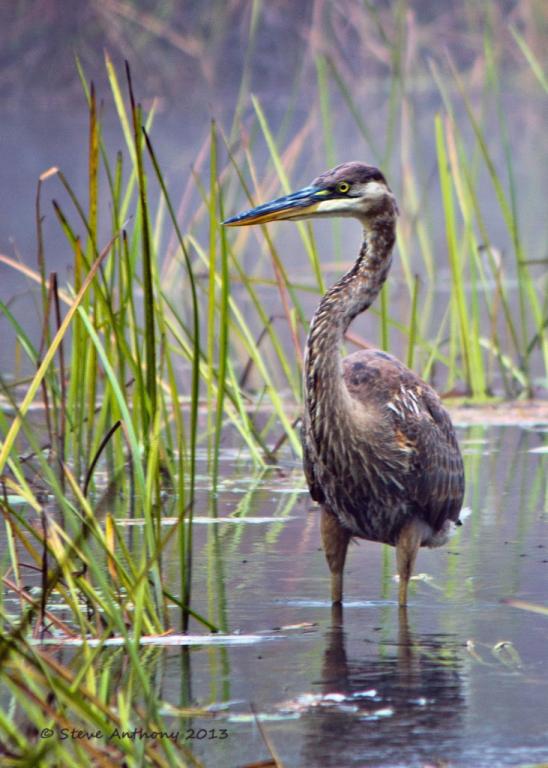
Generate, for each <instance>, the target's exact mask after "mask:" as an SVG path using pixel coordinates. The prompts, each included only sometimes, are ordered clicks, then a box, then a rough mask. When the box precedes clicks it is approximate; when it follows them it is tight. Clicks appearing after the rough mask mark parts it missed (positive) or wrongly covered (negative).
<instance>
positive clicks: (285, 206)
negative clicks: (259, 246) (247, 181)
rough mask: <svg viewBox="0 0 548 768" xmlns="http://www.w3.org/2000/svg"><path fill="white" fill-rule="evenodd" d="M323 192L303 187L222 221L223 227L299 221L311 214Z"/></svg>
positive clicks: (318, 189) (317, 188)
mask: <svg viewBox="0 0 548 768" xmlns="http://www.w3.org/2000/svg"><path fill="white" fill-rule="evenodd" d="M324 195H325V191H324V190H322V189H321V188H320V187H304V189H299V190H298V191H297V192H292V193H291V194H290V195H284V196H283V197H278V198H276V200H271V201H270V202H269V203H263V204H262V205H258V206H257V207H256V208H252V209H251V210H250V211H244V212H243V213H239V214H238V215H237V216H233V217H232V218H230V219H227V220H226V221H223V225H224V226H225V227H247V226H249V225H251V224H266V223H267V222H268V221H280V220H284V219H301V218H306V216H308V215H310V214H313V213H314V212H315V211H316V210H317V207H318V203H319V202H320V200H322V199H324Z"/></svg>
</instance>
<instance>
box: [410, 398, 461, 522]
mask: <svg viewBox="0 0 548 768" xmlns="http://www.w3.org/2000/svg"><path fill="white" fill-rule="evenodd" d="M417 400H418V402H419V411H420V414H421V415H420V417H419V420H417V425H416V428H415V429H413V425H411V429H412V431H413V433H414V436H415V446H416V451H415V455H414V457H413V459H414V460H413V461H412V470H411V471H412V478H413V479H414V482H413V483H412V484H411V494H412V496H413V497H414V501H415V504H416V505H417V507H419V508H420V509H421V510H423V511H424V514H425V517H426V520H427V522H428V523H429V524H430V525H431V526H432V528H433V529H434V530H435V531H436V530H439V529H440V528H441V527H442V525H443V523H444V522H445V521H446V520H453V521H454V522H456V521H457V520H458V517H459V512H460V509H461V507H462V501H463V497H464V467H463V463H462V456H461V453H460V449H459V446H458V443H457V438H456V435H455V430H454V429H453V425H452V423H451V419H450V418H449V414H448V413H447V411H446V410H445V408H444V407H443V405H442V403H441V400H440V398H439V396H438V395H437V394H436V392H434V390H433V389H431V388H430V387H429V386H428V385H426V384H424V383H421V386H420V395H419V396H418V397H417ZM410 421H411V419H410Z"/></svg>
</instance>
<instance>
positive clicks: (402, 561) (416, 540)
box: [396, 519, 423, 607]
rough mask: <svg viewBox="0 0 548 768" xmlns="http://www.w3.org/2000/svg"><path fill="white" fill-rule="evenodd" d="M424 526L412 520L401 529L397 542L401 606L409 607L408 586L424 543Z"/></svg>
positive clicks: (399, 600)
mask: <svg viewBox="0 0 548 768" xmlns="http://www.w3.org/2000/svg"><path fill="white" fill-rule="evenodd" d="M422 533H423V526H422V524H421V522H420V521H419V520H415V519H413V520H410V522H409V523H407V525H404V527H403V528H402V529H401V531H400V534H399V536H398V540H397V542H396V562H397V565H398V574H399V577H400V589H399V599H398V602H399V605H400V607H404V606H406V605H407V586H408V584H409V579H410V578H411V574H412V573H413V566H414V565H415V559H416V557H417V552H418V551H419V547H420V545H421V541H422Z"/></svg>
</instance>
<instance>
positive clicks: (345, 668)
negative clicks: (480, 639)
mask: <svg viewBox="0 0 548 768" xmlns="http://www.w3.org/2000/svg"><path fill="white" fill-rule="evenodd" d="M353 626H354V627H355V625H353ZM325 640H326V642H325V650H324V657H323V666H322V679H321V690H322V693H323V703H324V705H323V706H319V707H315V708H314V709H313V710H311V711H310V713H309V714H308V715H307V717H306V721H307V723H306V726H305V728H306V731H307V735H306V738H305V744H304V754H305V756H306V759H305V760H304V761H303V764H306V765H322V766H334V767H335V766H341V765H352V764H359V765H361V766H362V765H379V764H381V763H382V764H387V763H388V764H390V765H400V764H401V765H406V766H409V765H413V764H415V762H416V761H417V760H421V761H428V762H429V763H432V762H434V763H437V762H438V760H440V759H441V758H442V757H443V758H445V759H447V757H448V752H449V751H450V753H451V754H454V752H455V750H456V749H458V744H457V742H458V740H459V733H460V732H461V727H462V722H463V717H464V709H465V694H464V691H463V689H464V677H463V671H462V660H461V657H460V648H459V643H458V642H457V638H456V637H454V636H450V635H440V634H437V635H428V634H424V635H418V634H415V633H413V632H412V631H411V630H410V628H409V622H408V617H407V613H406V611H405V610H402V611H401V613H400V616H399V626H398V630H397V637H396V638H395V639H394V640H393V641H388V642H381V643H380V644H379V645H377V644H375V645H368V644H364V646H363V654H360V655H357V654H355V653H353V654H352V655H351V654H349V653H348V652H347V644H348V642H349V637H348V636H347V631H346V630H345V626H344V620H343V611H342V609H341V608H340V607H336V608H334V609H333V612H332V622H331V626H330V628H329V630H328V631H327V632H326V636H325ZM354 640H355V638H353V641H354Z"/></svg>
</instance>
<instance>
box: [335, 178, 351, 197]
mask: <svg viewBox="0 0 548 768" xmlns="http://www.w3.org/2000/svg"><path fill="white" fill-rule="evenodd" d="M349 189H350V184H349V183H348V182H347V181H339V183H338V184H337V192H340V193H341V194H343V195H345V194H346V193H347V192H348V190H349Z"/></svg>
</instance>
